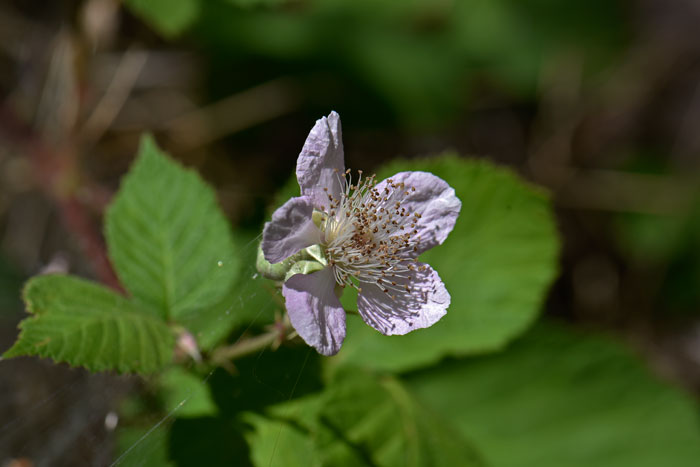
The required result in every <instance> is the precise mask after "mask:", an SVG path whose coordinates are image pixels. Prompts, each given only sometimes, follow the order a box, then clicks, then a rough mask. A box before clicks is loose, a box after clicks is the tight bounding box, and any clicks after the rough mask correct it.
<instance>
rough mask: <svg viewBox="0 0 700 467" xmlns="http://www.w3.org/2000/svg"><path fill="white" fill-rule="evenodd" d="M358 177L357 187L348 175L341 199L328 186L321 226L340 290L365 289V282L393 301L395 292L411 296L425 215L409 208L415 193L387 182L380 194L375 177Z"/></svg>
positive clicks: (396, 183)
mask: <svg viewBox="0 0 700 467" xmlns="http://www.w3.org/2000/svg"><path fill="white" fill-rule="evenodd" d="M358 173H359V177H358V180H357V183H356V184H353V183H352V177H351V176H350V170H349V169H348V170H347V171H346V172H345V177H344V178H343V180H342V184H341V186H343V187H344V190H343V192H342V193H341V195H340V199H336V198H335V197H334V196H333V195H332V194H330V193H329V192H328V189H327V188H324V191H325V192H326V194H327V196H328V202H329V205H328V206H327V207H326V206H322V209H323V211H324V212H323V214H322V218H321V220H320V224H319V225H320V228H321V231H322V232H323V242H324V243H323V246H324V248H325V251H326V257H327V258H328V264H329V265H331V267H333V271H334V274H335V280H336V282H337V283H338V284H340V285H341V286H343V287H344V286H346V285H349V286H351V287H354V288H356V289H358V290H359V291H361V290H362V289H361V285H362V283H370V284H376V285H377V286H378V287H379V288H380V289H381V290H382V291H383V292H384V293H386V294H388V295H389V296H391V297H392V298H394V296H395V295H394V293H395V292H399V291H409V292H410V285H409V284H410V282H411V274H410V272H411V271H413V270H414V269H415V268H416V266H415V265H414V261H415V260H414V259H412V253H413V252H415V251H417V249H418V247H417V245H418V243H419V242H420V237H419V236H418V230H416V224H417V221H418V219H420V217H421V216H420V214H419V213H412V212H411V211H410V209H408V208H407V207H406V206H405V205H404V204H406V203H405V200H406V198H407V197H408V196H409V195H410V194H411V193H412V192H415V191H416V189H415V187H408V186H406V185H405V184H404V183H403V182H394V181H393V180H392V179H388V180H387V182H386V185H385V186H384V187H381V190H380V189H378V188H377V187H376V185H377V183H376V180H375V176H374V175H372V176H370V177H366V178H364V179H363V178H362V171H361V170H360V171H358ZM338 176H340V174H339V175H338ZM326 208H327V209H326ZM352 279H356V280H357V281H358V282H360V286H357V285H356V284H355V283H354V282H353V281H352Z"/></svg>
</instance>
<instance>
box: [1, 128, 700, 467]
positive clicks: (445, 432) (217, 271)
mask: <svg viewBox="0 0 700 467" xmlns="http://www.w3.org/2000/svg"><path fill="white" fill-rule="evenodd" d="M403 170H424V171H430V172H433V173H435V174H436V175H438V176H440V177H442V178H444V179H445V180H446V181H448V183H450V185H452V186H453V187H454V188H455V190H456V192H457V195H458V196H459V197H460V199H461V200H462V203H463V206H462V213H461V216H460V218H459V220H458V223H457V225H456V227H455V229H454V231H453V232H452V234H451V235H450V237H449V238H448V239H447V241H446V242H445V243H444V244H443V245H441V246H440V247H437V248H435V249H433V250H431V251H429V252H427V253H426V254H425V255H423V257H422V258H421V259H424V260H425V261H427V262H429V263H430V264H432V265H433V266H434V267H435V268H436V270H437V271H438V272H439V274H440V275H441V277H442V278H443V279H444V281H445V283H446V284H447V287H448V290H449V292H450V294H451V296H452V303H451V306H450V309H449V311H448V314H447V316H446V317H445V318H444V319H443V320H442V321H441V322H440V323H438V324H437V325H435V326H433V327H431V328H429V329H424V330H420V331H416V332H414V333H412V334H409V335H406V336H394V337H387V336H382V335H380V334H378V333H376V332H374V331H373V330H372V329H370V328H369V327H367V326H364V325H363V324H362V323H361V320H360V318H359V317H358V316H354V315H351V316H349V317H348V323H349V325H348V331H349V332H348V336H347V339H346V342H345V346H344V347H343V349H342V350H341V352H340V354H339V355H338V356H337V357H333V358H330V359H328V358H322V357H320V356H319V355H317V354H316V353H315V352H313V350H312V349H309V348H308V347H306V346H304V345H303V343H301V342H299V341H298V340H293V339H292V340H290V339H286V340H284V341H283V342H281V347H280V348H275V347H273V346H270V342H272V341H264V342H265V344H264V346H261V347H253V348H252V350H253V351H252V352H247V353H243V354H241V355H239V356H238V357H239V358H237V359H236V360H235V361H234V362H227V361H223V360H217V359H215V358H214V356H215V355H217V352H219V351H220V350H221V349H224V350H225V349H230V348H233V347H235V346H236V345H237V344H239V343H241V342H248V341H247V340H246V339H249V338H251V336H254V337H253V338H255V337H260V336H255V334H256V333H258V332H263V328H264V326H265V325H268V326H267V329H270V328H272V329H278V328H280V326H282V327H284V321H283V320H282V319H281V317H280V315H279V314H276V313H275V311H278V310H280V307H279V303H280V297H279V294H278V291H277V290H276V289H275V287H274V283H272V282H268V281H265V280H263V279H261V278H259V277H256V276H255V275H254V274H253V273H252V271H253V265H254V263H255V254H256V251H257V236H256V235H252V234H250V233H245V232H237V233H235V234H232V232H231V231H230V229H229V227H228V223H227V221H226V219H225V217H224V215H223V214H222V213H221V211H220V209H219V208H218V206H217V204H216V197H215V194H214V192H213V190H212V189H211V188H210V187H208V186H207V185H206V184H205V183H204V182H203V181H202V180H201V179H200V178H199V177H198V176H197V175H196V174H195V173H193V172H192V171H189V170H187V169H184V168H182V167H180V166H179V165H178V164H176V163H174V162H173V161H171V160H170V159H168V158H167V156H166V155H165V154H163V153H162V152H161V151H160V150H159V149H158V148H157V147H156V145H155V143H154V142H153V140H152V139H151V138H150V137H145V138H144V139H143V140H142V144H141V147H140V150H139V155H138V157H137V158H136V160H135V162H134V164H133V166H132V168H131V170H130V172H129V174H128V175H127V176H126V177H125V178H124V180H123V182H122V185H121V188H120V191H119V193H118V194H117V196H116V197H115V199H114V201H113V203H112V205H111V206H110V208H109V209H108V212H107V214H106V219H105V222H106V229H105V231H106V238H107V242H108V249H109V253H110V257H111V259H112V262H113V264H114V267H115V270H116V272H117V274H118V276H119V277H120V279H121V281H122V284H123V287H124V289H125V290H126V292H127V294H128V295H124V294H121V293H119V292H118V291H114V290H110V289H107V288H106V287H104V286H101V285H98V284H95V283H92V282H89V281H87V280H84V279H80V278H76V277H72V276H67V275H44V276H38V277H35V278H33V279H31V280H30V281H29V282H28V283H27V285H26V286H25V289H24V297H23V298H24V301H25V304H26V307H27V311H28V312H29V313H30V314H31V316H30V317H28V318H27V319H25V320H24V321H23V322H22V323H21V324H20V329H21V332H20V336H19V338H18V340H17V342H16V343H15V345H14V346H13V347H12V348H10V349H9V350H8V351H7V352H5V354H4V357H6V358H9V357H15V356H20V355H39V356H42V357H49V358H52V359H54V360H56V361H58V362H67V363H69V364H71V365H80V366H84V367H86V368H87V369H89V370H91V371H101V370H116V371H119V372H137V373H157V374H156V375H155V376H154V377H153V378H151V379H149V380H147V381H148V383H149V384H148V385H147V387H148V388H150V390H151V392H150V393H148V394H146V395H141V396H135V397H132V398H131V399H130V400H128V401H127V402H126V403H125V406H124V410H122V421H121V424H120V427H119V431H118V440H117V450H118V453H117V456H116V459H117V463H118V465H132V464H133V465H142V464H143V463H144V462H145V463H148V465H153V466H156V467H157V466H166V465H167V466H171V465H196V464H198V463H201V460H202V459H207V465H214V466H216V465H222V466H224V465H255V466H262V465H266V466H268V465H285V466H286V465H292V466H293V465H300V466H302V465H303V466H308V465H311V466H335V465H342V466H346V465H347V466H353V465H358V466H360V465H377V466H402V465H410V466H417V467H418V466H433V465H437V466H440V465H445V466H452V465H466V466H469V465H473V466H487V465H492V466H503V467H517V466H521V465H523V466H525V465H541V466H559V465H571V466H576V465H610V466H618V465H620V466H622V465H635V466H646V465H649V466H652V465H659V464H661V463H664V464H673V465H679V466H682V465H693V463H694V462H695V461H696V459H697V457H698V455H700V451H699V448H698V446H700V432H699V431H698V429H697V420H696V413H695V407H694V404H693V403H692V402H691V401H690V400H689V398H688V397H687V396H685V395H684V394H682V393H681V392H680V391H678V390H677V389H675V388H673V387H670V386H668V385H666V384H663V383H661V382H659V381H657V380H655V379H654V378H653V377H652V376H651V375H650V374H649V371H648V370H647V369H646V368H644V367H643V366H642V365H641V364H640V363H639V361H638V359H637V358H635V356H633V355H631V354H630V353H629V351H627V350H625V349H624V348H622V347H621V346H619V345H618V344H615V343H613V342H611V341H610V340H609V339H606V338H601V337H590V336H583V335H579V334H575V333H573V332H571V331H569V330H567V329H566V328H564V327H562V326H560V325H552V324H539V325H537V326H535V328H534V329H533V330H530V331H529V332H528V328H529V327H530V326H531V325H532V324H533V322H534V321H535V319H536V317H537V315H538V312H539V310H540V308H541V305H542V301H543V297H544V295H545V292H546V290H547V287H548V286H549V285H550V283H551V281H552V280H553V278H554V277H555V274H556V272H557V266H556V260H557V254H558V250H559V243H558V240H557V234H556V227H555V222H554V220H553V216H552V209H551V205H550V201H549V198H548V196H547V195H546V194H545V193H543V192H542V191H540V190H539V189H537V188H535V187H532V186H529V185H528V184H526V183H525V182H523V181H522V180H520V178H519V177H518V176H517V175H515V174H514V173H512V172H509V171H507V170H504V169H502V168H499V167H496V166H494V165H492V164H489V163H486V162H476V161H473V160H469V159H464V158H461V157H458V156H456V155H442V156H438V157H434V158H431V159H425V160H413V161H396V162H394V163H392V164H389V165H388V166H386V167H384V168H382V169H381V170H380V172H379V178H384V177H386V176H390V175H391V174H393V173H395V172H397V171H403ZM344 300H345V306H347V307H349V306H351V304H352V303H353V297H352V296H348V297H346V298H345V299H344ZM183 333H184V334H183ZM524 333H525V334H524ZM183 335H185V336H189V335H193V336H195V338H196V339H197V341H198V344H199V346H198V350H200V351H201V352H202V354H203V357H202V360H201V361H200V360H199V356H198V355H195V356H193V358H191V359H189V360H186V359H182V358H181V359H180V360H179V361H178V362H175V363H185V364H173V363H174V362H173V355H174V349H175V348H176V347H177V345H176V342H178V339H181V336H183ZM282 337H284V336H282ZM275 343H276V344H277V343H280V342H276V341H275ZM183 345H184V344H180V346H179V347H178V350H179V351H180V352H181V351H182V350H183V348H184V347H183ZM484 354H488V355H484ZM190 355H192V354H190ZM154 396H155V397H154ZM154 401H155V404H154V403H153V402H154ZM128 407H131V410H129V409H128Z"/></svg>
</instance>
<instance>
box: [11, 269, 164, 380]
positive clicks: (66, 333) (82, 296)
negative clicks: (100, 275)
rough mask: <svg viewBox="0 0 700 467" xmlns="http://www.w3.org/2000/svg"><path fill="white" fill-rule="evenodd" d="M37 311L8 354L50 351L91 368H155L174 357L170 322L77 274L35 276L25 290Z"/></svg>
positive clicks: (32, 310)
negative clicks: (167, 322)
mask: <svg viewBox="0 0 700 467" xmlns="http://www.w3.org/2000/svg"><path fill="white" fill-rule="evenodd" d="M24 300H25V302H26V304H27V309H28V310H29V312H30V313H33V314H34V316H33V317H30V318H27V319H25V320H24V321H22V322H21V323H20V329H21V332H20V335H19V338H18V340H17V342H15V344H14V345H13V346H12V348H10V349H9V350H8V351H7V352H5V354H4V355H3V357H4V358H10V357H17V356H20V355H38V356H41V357H49V358H52V359H54V360H56V361H58V362H66V363H69V364H71V365H81V366H84V367H86V368H87V369H89V370H91V371H102V370H117V371H119V372H138V373H150V372H153V371H156V370H158V369H159V368H161V367H162V366H163V365H165V364H167V363H168V362H170V360H171V358H172V349H173V345H174V339H173V336H172V333H171V332H170V329H168V327H167V326H166V324H165V323H164V322H163V321H161V320H159V319H157V318H154V317H153V316H152V315H150V314H147V313H144V312H143V311H142V310H140V309H139V308H137V307H136V306H135V305H134V304H133V303H131V302H130V301H128V300H127V299H125V298H124V297H122V296H121V295H118V294H117V293H115V292H113V291H111V290H109V289H106V288H105V287H102V286H100V285H97V284H95V283H92V282H88V281H85V280H82V279H78V278H75V277H71V276H62V275H48V276H38V277H35V278H33V279H32V280H30V281H29V282H28V284H27V286H26V287H25V290H24Z"/></svg>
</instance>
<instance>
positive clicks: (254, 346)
mask: <svg viewBox="0 0 700 467" xmlns="http://www.w3.org/2000/svg"><path fill="white" fill-rule="evenodd" d="M280 336H281V334H280V332H279V331H278V330H273V331H270V332H267V333H265V334H260V335H259V336H255V337H251V338H249V339H243V340H241V341H239V342H236V343H235V344H232V345H228V346H226V347H219V348H218V349H216V350H214V352H212V354H211V357H210V360H211V361H212V362H213V363H214V364H216V365H221V364H222V363H224V362H228V361H229V360H235V359H237V358H240V357H244V356H246V355H250V354H252V353H255V352H257V351H259V350H262V349H264V348H266V347H268V346H270V345H272V344H273V343H274V342H275V341H276V340H277V339H278V338H280Z"/></svg>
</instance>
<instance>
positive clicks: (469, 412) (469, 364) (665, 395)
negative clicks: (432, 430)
mask: <svg viewBox="0 0 700 467" xmlns="http://www.w3.org/2000/svg"><path fill="white" fill-rule="evenodd" d="M406 382H407V385H408V386H409V387H410V388H411V389H412V390H414V391H415V392H416V393H417V395H418V396H420V397H421V399H422V400H423V401H425V402H426V403H428V404H429V405H430V406H431V407H434V408H435V409H437V410H438V411H439V412H440V413H441V414H443V415H444V416H446V417H449V418H450V420H452V422H453V423H454V424H455V425H456V426H457V427H458V428H459V429H460V431H461V432H462V433H463V434H464V435H465V436H467V437H468V438H469V439H470V440H471V441H472V442H474V444H475V446H476V447H477V448H478V449H479V451H480V452H481V453H482V454H483V455H484V457H485V459H486V461H487V462H488V463H489V464H490V465H494V466H496V467H520V466H522V467H526V466H527V467H529V466H533V465H536V466H542V467H549V466H552V467H558V466H568V467H577V466H581V467H584V466H585V467H588V466H593V465H595V466H605V467H614V466H634V467H656V466H661V465H669V466H671V465H672V466H674V467H683V466H688V467H690V466H694V465H697V462H698V459H700V428H699V426H698V415H697V404H696V403H695V402H694V401H693V400H692V399H691V398H690V397H689V396H688V395H685V394H683V393H682V392H681V391H680V390H678V389H676V388H673V387H670V386H668V385H666V384H663V383H661V382H660V381H658V380H657V379H656V378H654V377H653V376H652V375H651V374H650V373H649V371H648V370H647V369H646V368H645V367H644V365H642V363H641V362H640V361H639V360H638V359H637V358H635V357H634V356H632V355H631V353H630V352H629V351H628V350H626V349H624V348H622V347H621V346H620V345H619V344H616V343H615V342H612V341H611V340H608V339H604V338H601V337H592V336H585V335H583V334H579V333H574V332H572V331H568V330H566V329H565V328H564V327H560V326H553V325H551V324H550V325H546V326H545V325H539V326H537V327H536V328H535V329H534V330H533V331H531V332H530V333H528V334H527V335H526V336H524V337H523V338H522V339H520V340H518V341H517V342H515V343H513V344H512V345H511V346H510V347H509V348H508V350H507V351H506V352H503V353H500V354H496V355H492V356H484V357H479V358H471V359H464V360H461V361H451V362H447V363H444V364H442V365H441V366H439V367H437V368H434V369H429V370H425V371H421V372H417V373H415V374H412V375H410V376H409V377H408V378H407V379H406Z"/></svg>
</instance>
